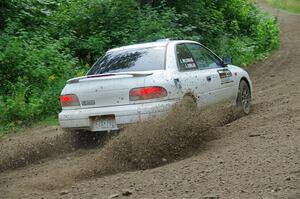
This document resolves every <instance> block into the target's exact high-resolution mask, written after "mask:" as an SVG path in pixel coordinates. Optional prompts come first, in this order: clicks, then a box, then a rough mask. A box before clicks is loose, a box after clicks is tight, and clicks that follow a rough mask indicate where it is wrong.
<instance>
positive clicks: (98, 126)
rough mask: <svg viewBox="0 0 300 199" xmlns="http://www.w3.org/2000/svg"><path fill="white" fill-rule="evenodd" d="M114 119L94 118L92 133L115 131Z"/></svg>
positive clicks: (116, 127)
mask: <svg viewBox="0 0 300 199" xmlns="http://www.w3.org/2000/svg"><path fill="white" fill-rule="evenodd" d="M117 129H118V126H117V124H116V119H115V118H114V117H96V118H95V119H94V120H93V127H92V131H109V130H117Z"/></svg>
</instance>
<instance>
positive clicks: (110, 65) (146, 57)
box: [87, 47, 166, 75]
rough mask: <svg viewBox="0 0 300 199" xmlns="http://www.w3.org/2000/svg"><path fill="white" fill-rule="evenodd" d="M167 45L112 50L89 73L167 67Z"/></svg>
mask: <svg viewBox="0 0 300 199" xmlns="http://www.w3.org/2000/svg"><path fill="white" fill-rule="evenodd" d="M165 53H166V48H165V47H151V48H139V49H128V50H121V51H116V52H110V53H108V54H106V55H105V56H104V57H103V58H101V59H99V60H98V61H97V62H96V63H95V64H94V65H93V67H92V68H91V69H90V71H89V72H88V73H87V75H95V74H103V73H117V72H132V71H149V70H163V69H164V68H165V67H164V65H165Z"/></svg>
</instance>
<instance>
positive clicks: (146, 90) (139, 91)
mask: <svg viewBox="0 0 300 199" xmlns="http://www.w3.org/2000/svg"><path fill="white" fill-rule="evenodd" d="M167 95H168V92H167V91H166V89H164V88H163V87H159V86H151V87H142V88H134V89H131V90H130V92H129V99H130V100H131V101H137V100H149V99H155V98H161V97H166V96H167Z"/></svg>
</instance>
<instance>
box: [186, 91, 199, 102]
mask: <svg viewBox="0 0 300 199" xmlns="http://www.w3.org/2000/svg"><path fill="white" fill-rule="evenodd" d="M184 97H191V98H193V100H194V101H195V102H197V98H196V96H195V94H194V93H193V92H192V91H188V92H186V93H185V94H184V95H183V96H182V98H184Z"/></svg>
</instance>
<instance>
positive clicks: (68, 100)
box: [60, 94, 80, 107]
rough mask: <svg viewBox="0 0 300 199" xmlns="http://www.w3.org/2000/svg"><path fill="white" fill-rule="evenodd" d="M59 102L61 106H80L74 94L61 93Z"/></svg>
mask: <svg viewBox="0 0 300 199" xmlns="http://www.w3.org/2000/svg"><path fill="white" fill-rule="evenodd" d="M60 104H61V106H62V107H68V106H80V103H79V99H78V97H77V96H76V95H74V94H69V95H61V96H60Z"/></svg>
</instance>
